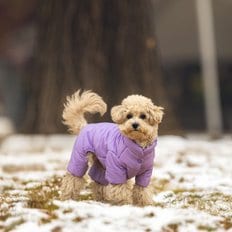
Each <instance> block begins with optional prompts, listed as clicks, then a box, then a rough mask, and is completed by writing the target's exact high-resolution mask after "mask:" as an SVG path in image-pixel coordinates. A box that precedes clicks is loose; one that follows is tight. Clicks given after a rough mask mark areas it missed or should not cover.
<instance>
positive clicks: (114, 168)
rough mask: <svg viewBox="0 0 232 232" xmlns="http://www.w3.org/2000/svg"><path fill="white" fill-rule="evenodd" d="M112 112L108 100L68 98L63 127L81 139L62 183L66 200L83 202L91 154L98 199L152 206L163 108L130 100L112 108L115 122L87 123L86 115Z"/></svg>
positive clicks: (136, 97)
mask: <svg viewBox="0 0 232 232" xmlns="http://www.w3.org/2000/svg"><path fill="white" fill-rule="evenodd" d="M106 108H107V107H106V104H105V102H104V101H103V100H102V98H101V97H100V96H99V95H97V94H96V93H93V92H91V91H84V92H83V93H82V94H80V91H77V92H76V93H74V94H73V95H72V96H71V97H67V102H66V104H65V108H64V112H63V119H64V121H63V122H64V124H65V125H67V126H68V127H69V130H70V131H71V132H72V133H74V134H78V136H77V138H76V141H75V144H74V147H73V151H72V155H71V158H70V161H69V164H68V168H67V171H68V172H67V174H66V175H65V177H64V178H63V180H62V186H61V192H62V199H70V198H72V199H78V195H79V193H80V191H81V189H82V188H83V185H84V179H83V176H84V175H85V173H86V172H87V169H88V155H91V156H92V164H91V166H90V169H89V172H88V174H89V176H90V177H91V179H92V180H93V183H92V184H91V186H92V191H93V196H94V199H96V200H99V201H103V202H109V203H111V204H134V205H139V206H145V205H150V204H152V191H151V188H150V187H149V184H150V179H151V175H152V170H153V161H154V149H155V146H156V143H157V133H158V124H159V123H160V122H161V120H162V117H163V108H162V107H159V106H156V105H154V104H153V103H152V101H151V100H150V99H149V98H146V97H144V96H141V95H130V96H128V97H127V98H125V99H124V100H123V101H122V103H121V105H118V106H114V107H113V108H112V109H111V116H112V120H113V121H114V123H95V124H87V122H86V120H85V117H84V114H85V113H87V112H88V113H97V112H98V113H100V114H101V115H103V114H104V113H105V112H106ZM132 178H135V181H134V182H135V183H134V184H133V183H132V181H130V180H131V179H132Z"/></svg>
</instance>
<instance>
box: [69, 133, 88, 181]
mask: <svg viewBox="0 0 232 232" xmlns="http://www.w3.org/2000/svg"><path fill="white" fill-rule="evenodd" d="M88 151H91V148H90V145H89V143H88V141H87V140H86V139H85V137H84V136H83V135H81V134H80V135H79V136H78V137H77V139H76V141H75V144H74V147H73V150H72V154H71V158H70V161H69V163H68V167H67V170H68V171H69V172H70V173H71V174H73V175H74V176H79V177H82V176H84V174H85V173H86V171H87V169H88V159H87V152H88Z"/></svg>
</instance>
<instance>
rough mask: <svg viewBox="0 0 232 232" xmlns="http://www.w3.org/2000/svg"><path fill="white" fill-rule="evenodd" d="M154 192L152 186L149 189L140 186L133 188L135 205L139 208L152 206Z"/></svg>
mask: <svg viewBox="0 0 232 232" xmlns="http://www.w3.org/2000/svg"><path fill="white" fill-rule="evenodd" d="M152 196H153V192H152V188H151V186H148V187H142V186H139V185H134V188H133V195H132V198H133V204H134V205H137V206H146V205H152V204H153V200H152Z"/></svg>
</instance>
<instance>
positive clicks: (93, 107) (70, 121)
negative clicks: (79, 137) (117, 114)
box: [62, 90, 107, 134]
mask: <svg viewBox="0 0 232 232" xmlns="http://www.w3.org/2000/svg"><path fill="white" fill-rule="evenodd" d="M66 100H67V101H66V103H65V104H64V111H63V115H62V117H63V123H64V124H65V125H67V126H68V127H69V131H70V132H71V133H73V134H78V133H79V132H80V130H81V129H82V128H83V127H84V126H85V125H86V124H87V122H86V120H85V118H84V114H85V113H86V112H88V113H92V114H94V113H100V114H101V116H102V115H104V113H105V112H106V109H107V105H106V103H105V102H104V101H103V100H102V98H101V97H100V96H99V95H97V94H96V93H93V92H91V91H84V92H83V93H82V94H80V90H78V91H77V92H75V93H74V94H73V95H72V96H70V97H69V96H68V97H67V99H66Z"/></svg>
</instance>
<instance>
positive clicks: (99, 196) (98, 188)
mask: <svg viewBox="0 0 232 232" xmlns="http://www.w3.org/2000/svg"><path fill="white" fill-rule="evenodd" d="M104 188H105V186H104V185H101V184H98V183H96V182H92V183H91V189H92V193H93V199H94V200H96V201H101V202H104Z"/></svg>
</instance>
